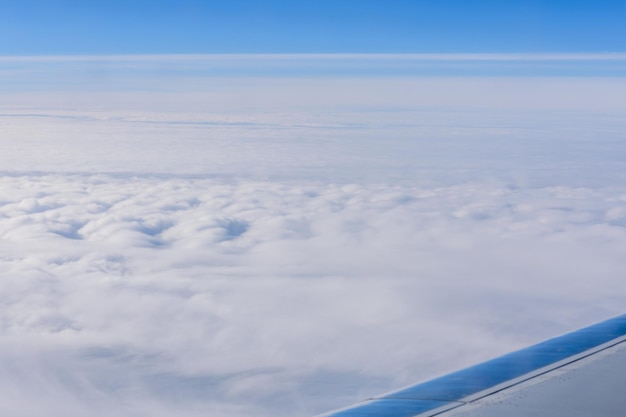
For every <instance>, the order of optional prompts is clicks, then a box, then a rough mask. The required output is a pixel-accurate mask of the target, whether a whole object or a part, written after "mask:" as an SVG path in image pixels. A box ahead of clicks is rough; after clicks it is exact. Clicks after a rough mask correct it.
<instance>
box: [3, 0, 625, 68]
mask: <svg viewBox="0 0 626 417" xmlns="http://www.w3.org/2000/svg"><path fill="white" fill-rule="evenodd" d="M0 39H2V42H0V55H58V54H170V53H320V52H321V53H324V52H328V53H342V52H351V53H368V52H377V53H405V52H412V53H420V52H623V51H626V47H625V45H626V1H624V0H595V1H589V0H584V1H580V0H563V1H558V0H553V1H541V0H523V1H521V0H520V1H513V0H511V1H508V0H483V1H477V0H307V1H303V0H219V1H218V0H0Z"/></svg>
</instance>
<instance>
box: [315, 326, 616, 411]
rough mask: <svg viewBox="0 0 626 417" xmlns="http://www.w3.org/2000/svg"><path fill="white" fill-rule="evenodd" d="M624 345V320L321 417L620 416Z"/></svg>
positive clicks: (531, 347) (549, 341)
mask: <svg viewBox="0 0 626 417" xmlns="http://www.w3.org/2000/svg"><path fill="white" fill-rule="evenodd" d="M625 342H626V315H622V316H619V317H615V318H613V319H610V320H607V321H604V322H601V323H598V324H595V325H593V326H589V327H585V328H583V329H581V330H578V331H575V332H573V333H568V334H565V335H563V336H559V337H556V338H554V339H549V340H547V341H545V342H542V343H539V344H536V345H534V346H530V347H528V348H525V349H522V350H519V351H516V352H513V353H509V354H507V355H504V356H501V357H499V358H496V359H492V360H490V361H487V362H484V363H481V364H478V365H475V366H472V367H469V368H466V369H462V370H460V371H457V372H453V373H451V374H448V375H445V376H442V377H439V378H435V379H432V380H430V381H426V382H422V383H419V384H416V385H412V386H409V387H406V388H403V389H400V390H398V391H394V392H391V393H388V394H384V395H381V396H378V397H375V398H371V399H369V400H366V401H364V402H361V403H358V404H356V405H353V406H351V407H348V408H344V409H341V410H337V411H333V412H330V413H326V414H323V415H322V416H323V417H417V416H419V417H430V416H440V417H453V416H454V417H609V416H610V417H617V416H624V415H626V343H625ZM322 416H320V417H322Z"/></svg>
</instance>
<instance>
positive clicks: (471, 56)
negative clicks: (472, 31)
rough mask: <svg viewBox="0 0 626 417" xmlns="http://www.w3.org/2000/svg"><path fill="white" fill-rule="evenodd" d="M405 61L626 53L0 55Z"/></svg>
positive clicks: (609, 57) (620, 56)
mask: <svg viewBox="0 0 626 417" xmlns="http://www.w3.org/2000/svg"><path fill="white" fill-rule="evenodd" d="M274 59H275V60H293V61H297V60H324V61H333V60H354V61H361V60H367V61H369V60H406V61H623V60H626V53H623V52H606V53H459V54H429V53H425V54H410V53H409V54H394V53H390V54H346V53H337V54H164V55H149V54H147V55H32V56H0V62H83V61H96V62H106V61H111V62H115V61H118V62H120V61H121V62H123V61H130V62H135V61H148V62H150V61H194V60H196V61H226V60H233V61H255V60H274Z"/></svg>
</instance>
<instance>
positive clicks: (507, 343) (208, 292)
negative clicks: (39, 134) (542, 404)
mask: <svg viewBox="0 0 626 417" xmlns="http://www.w3.org/2000/svg"><path fill="white" fill-rule="evenodd" d="M625 227H626V190H625V189H621V188H614V187H613V188H596V189H589V188H574V187H540V188H527V189H520V188H515V187H508V186H504V185H498V184H493V183H468V184H463V185H456V186H447V187H421V188H415V187H410V186H390V185H327V184H323V183H313V182H310V183H303V184H301V185H294V184H293V183H281V182H267V181H266V182H254V181H251V180H239V181H235V180H232V181H226V180H215V179H193V178H182V177H168V178H155V177H150V176H136V177H130V176H122V175H118V176H111V175H26V176H19V175H16V176H4V177H1V178H0V249H1V251H0V253H1V254H2V255H1V256H2V261H1V262H0V277H1V278H0V280H1V281H0V282H1V283H0V285H1V286H2V296H1V298H0V300H1V301H0V302H1V306H2V307H1V317H0V318H1V321H0V325H1V326H2V343H1V345H2V348H0V353H1V354H2V361H1V363H0V381H1V384H2V385H1V386H0V388H2V389H1V390H0V404H2V405H1V406H0V409H1V410H2V411H3V412H4V413H5V414H11V415H16V416H36V415H41V410H43V409H46V410H48V412H49V413H50V414H52V415H64V416H74V415H76V416H78V415H87V414H88V415H94V416H113V415H127V416H147V415H150V416H161V415H163V416H165V415H174V414H177V415H190V416H194V415H198V416H199V415H214V416H219V415H230V416H237V415H241V416H243V415H250V414H251V413H253V414H254V415H267V416H270V415H272V416H280V415H285V416H287V415H290V416H293V415H302V416H306V415H311V414H314V413H315V412H318V411H322V410H324V409H328V408H332V407H334V406H338V405H343V404H346V403H349V402H350V401H353V400H358V399H361V398H363V397H366V396H367V395H371V394H373V393H378V392H380V391H383V390H386V389H389V388H392V387H397V386H398V385H402V384H405V383H409V382H413V380H414V379H416V378H419V377H422V376H429V375H432V374H433V373H436V372H442V371H445V370H447V369H453V368H455V367H458V366H461V365H464V364H467V363H469V362H472V361H474V360H478V359H484V358H486V357H488V356H492V355H495V354H498V353H501V352H504V351H507V350H509V349H512V348H514V347H517V346H520V345H523V344H526V343H529V342H532V341H535V340H537V339H540V338H542V337H548V336H551V335H552V333H553V332H554V331H555V330H557V329H558V330H562V329H565V328H567V327H568V326H569V324H568V323H580V322H592V321H594V320H596V319H600V318H602V317H605V316H607V315H610V314H614V313H617V312H619V311H621V309H622V307H623V305H624V301H625V300H624V296H623V294H626V291H625V290H626V288H625V284H624V280H623V279H622V273H623V271H624V268H625V267H626V256H624V255H625V254H624V247H626V229H625ZM539 288H540V289H541V291H538V289H539ZM557 312H558V314H555V313H557ZM522 324H523V325H522ZM468 351H480V352H481V355H480V356H478V355H468V354H467V352H468ZM338 386H340V387H341V389H336V388H337V387H338ZM34 397H37V398H38V400H37V402H34V401H33V398H34Z"/></svg>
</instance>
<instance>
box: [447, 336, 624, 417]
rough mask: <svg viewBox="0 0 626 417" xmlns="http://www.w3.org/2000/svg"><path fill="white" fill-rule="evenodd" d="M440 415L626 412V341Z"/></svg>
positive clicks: (567, 416) (596, 416)
mask: <svg viewBox="0 0 626 417" xmlns="http://www.w3.org/2000/svg"><path fill="white" fill-rule="evenodd" d="M438 415H440V416H441V417H453V416H454V417H502V416H506V417H548V416H549V417H619V416H624V415H626V343H620V344H619V345H616V346H613V347H611V348H608V349H606V350H603V351H602V352H599V353H596V354H594V355H591V356H588V357H586V358H584V359H581V360H580V361H577V362H574V363H571V364H569V365H566V366H563V367H561V368H558V369H555V370H552V371H551V372H549V373H546V374H544V375H541V376H537V377H535V378H531V379H529V380H527V381H525V382H522V383H520V384H518V385H516V386H513V387H510V388H508V389H505V390H502V391H500V392H497V393H494V394H491V395H487V396H485V397H483V398H480V399H477V400H475V401H471V402H468V403H466V404H464V405H463V406H461V407H458V408H456V409H455V410H452V411H451V412H442V413H439V414H438Z"/></svg>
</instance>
